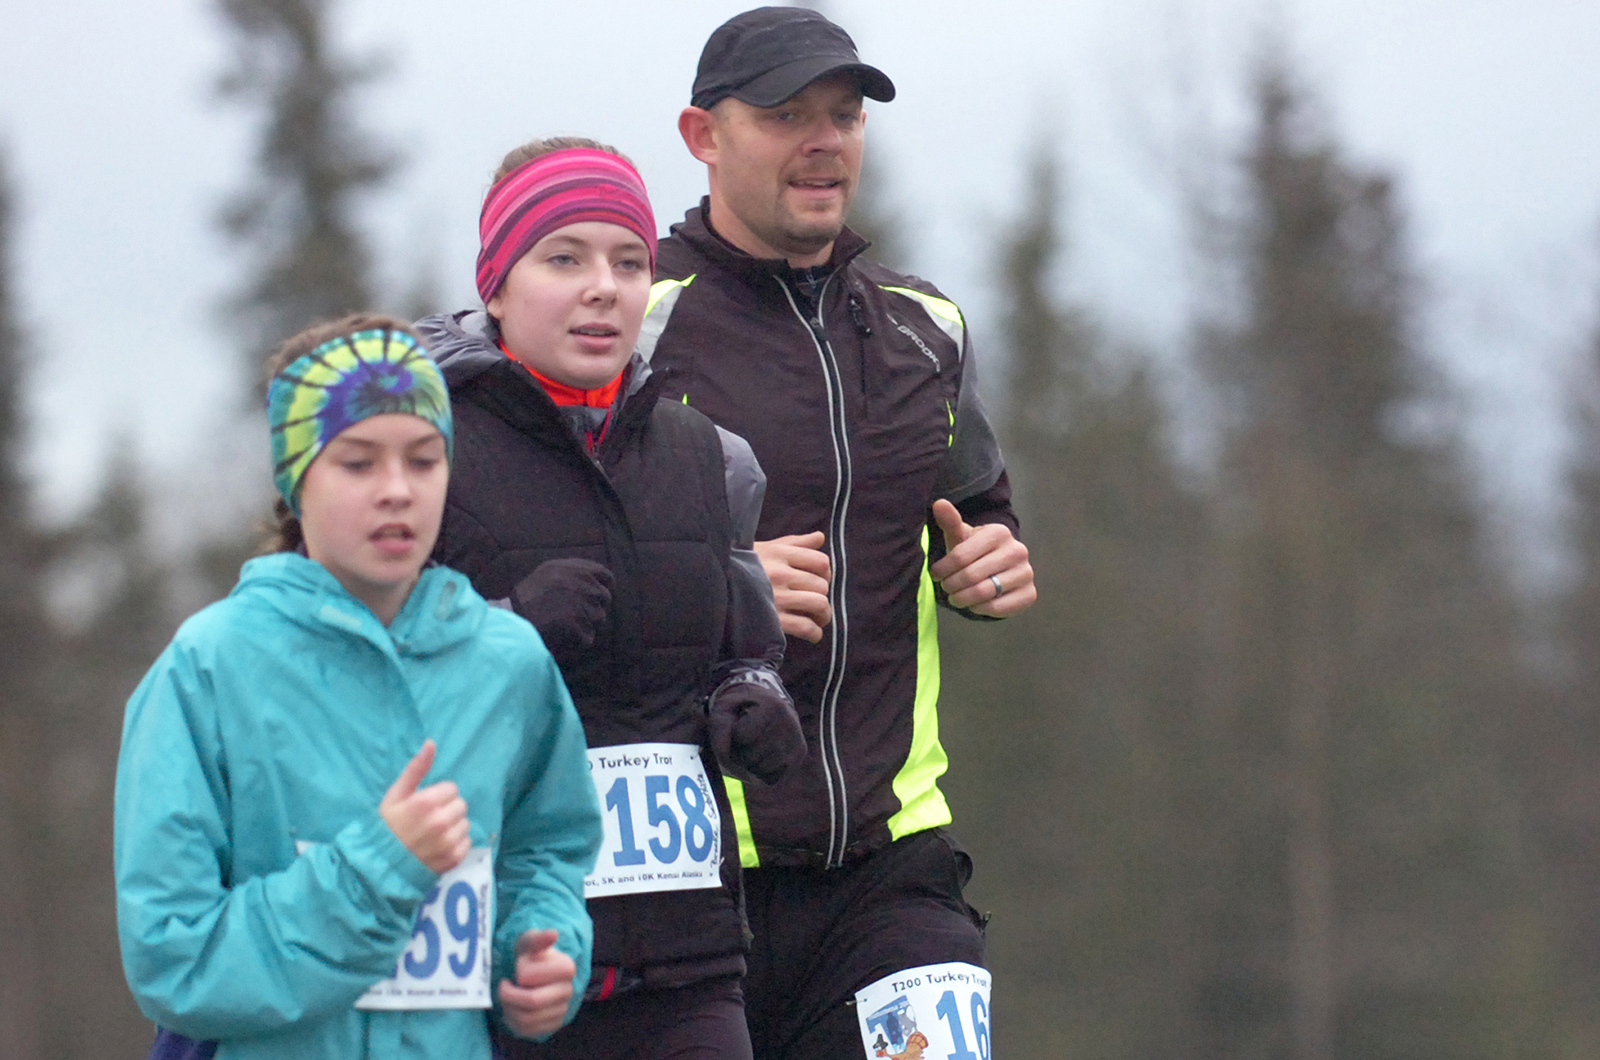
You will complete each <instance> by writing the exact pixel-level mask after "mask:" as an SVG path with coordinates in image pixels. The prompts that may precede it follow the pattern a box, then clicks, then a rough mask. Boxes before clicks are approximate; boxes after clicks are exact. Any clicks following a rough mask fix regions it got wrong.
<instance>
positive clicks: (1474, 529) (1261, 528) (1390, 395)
mask: <svg viewBox="0 0 1600 1060" xmlns="http://www.w3.org/2000/svg"><path fill="white" fill-rule="evenodd" d="M1254 98H1255V106H1256V124H1255V129H1254V132H1253V136H1252V140H1251V143H1250V147H1249V150H1248V152H1247V155H1246V158H1245V162H1244V166H1243V173H1242V177H1243V180H1242V184H1243V190H1244V203H1243V209H1242V210H1241V212H1240V213H1239V215H1238V216H1237V218H1236V222H1235V227H1234V228H1233V236H1234V241H1233V245H1234V248H1235V251H1236V259H1235V265H1236V266H1237V269H1238V277H1239V281H1240V286H1239V293H1240V302H1239V305H1238V306H1237V307H1236V308H1234V309H1233V310H1231V311H1230V312H1229V313H1227V314H1226V316H1225V322H1223V323H1220V324H1218V325H1217V326H1215V327H1213V328H1212V329H1210V331H1209V333H1208V338H1207V354H1208V359H1207V363H1208V366H1209V368H1210V370H1211V372H1212V376H1213V379H1214V380H1215V382H1216V383H1217V384H1218V386H1219V388H1220V391H1221V393H1222V395H1223V397H1224V400H1223V407H1224V408H1225V409H1226V410H1227V413H1228V416H1229V421H1228V424H1227V443H1226V456H1225V461H1224V467H1223V485H1224V490H1225V497H1226V498H1227V507H1226V510H1225V526H1226V528H1227V534H1226V536H1225V537H1224V538H1223V539H1222V540H1221V542H1220V545H1221V548H1222V556H1223V564H1224V569H1225V578H1224V583H1223V586H1222V590H1223V591H1221V592H1220V593H1219V594H1218V601H1219V603H1220V604H1222V605H1223V607H1224V609H1225V610H1224V616H1225V617H1224V619H1223V623H1222V626H1221V634H1222V638H1221V641H1220V644H1221V646H1222V648H1223V650H1222V651H1221V652H1220V653H1219V654H1220V655H1221V656H1222V657H1223V658H1224V659H1225V660H1226V670H1225V672H1224V673H1223V674H1222V676H1221V679H1220V680H1219V681H1218V682H1216V683H1215V684H1214V685H1213V686H1212V696H1213V702H1214V708H1213V709H1214V710H1215V711H1216V712H1217V713H1218V714H1219V715H1220V716H1225V717H1228V718H1229V719H1230V720H1231V724H1232V725H1233V727H1234V737H1233V739H1234V741H1235V742H1236V746H1237V747H1238V748H1239V750H1240V753H1241V758H1240V760H1239V765H1240V767H1241V770H1240V778H1241V779H1240V780H1239V782H1238V783H1236V784H1235V785H1233V787H1232V789H1231V792H1230V794H1229V797H1228V798H1227V799H1226V800H1224V802H1223V803H1222V804H1221V805H1220V806H1219V809H1220V810H1222V811H1225V812H1226V814H1227V817H1226V818H1225V826H1226V827H1227V828H1229V829H1231V830H1232V831H1233V832H1234V834H1235V835H1237V836H1238V837H1239V840H1240V841H1239V849H1238V852H1237V856H1236V859H1235V862H1234V866H1233V870H1232V871H1233V875H1232V880H1231V886H1230V887H1229V891H1228V893H1229V894H1230V902H1229V903H1228V904H1227V905H1226V906H1225V907H1223V908H1221V909H1219V910H1218V913H1217V917H1216V919H1215V921H1214V924H1213V934H1212V945H1213V946H1214V947H1215V949H1214V955H1213V961H1214V968H1215V971H1214V973H1213V975H1212V986H1211V989H1212V990H1213V991H1214V992H1216V994H1217V995H1218V996H1219V997H1228V998H1230V999H1232V1000H1231V1001H1229V1003H1228V1004H1227V1005H1225V1006H1222V1007H1218V1008H1216V1009H1215V1012H1214V1018H1213V1019H1212V1020H1211V1023H1210V1026H1209V1027H1208V1030H1207V1033H1208V1035H1209V1036H1210V1038H1211V1040H1212V1041H1213V1042H1214V1043H1215V1047H1216V1049H1217V1051H1218V1052H1220V1053H1222V1054H1225V1055H1226V1054H1235V1053H1236V1054H1240V1055H1243V1054H1245V1053H1252V1054H1253V1052H1254V1051H1255V1050H1266V1051H1269V1052H1272V1053H1282V1054H1283V1055H1287V1056H1290V1057H1292V1058H1294V1060H1331V1058H1332V1057H1334V1056H1336V1055H1341V1054H1342V1055H1351V1056H1357V1055H1380V1054H1381V1055H1391V1054H1402V1053H1416V1052H1417V1051H1419V1050H1421V1051H1423V1052H1426V1053H1427V1054H1428V1055H1431V1056H1437V1057H1443V1056H1457V1055H1461V1056H1465V1055H1478V1054H1477V1053H1475V1052H1473V1051H1472V1050H1474V1049H1476V1048H1478V1045H1477V1043H1478V1042H1481V1041H1482V1040H1484V1037H1485V1036H1486V1035H1491V1034H1495V1033H1499V1032H1501V1031H1504V1030H1505V1028H1506V1024H1504V1023H1500V1022H1497V1021H1498V1020H1501V1019H1502V1014H1501V1013H1500V1011H1499V1010H1497V1009H1495V1008H1494V1006H1492V1005H1480V1006H1472V1005H1470V1004H1468V1003H1467V1002H1466V1000H1465V999H1467V998H1469V997H1474V996H1477V997H1480V998H1481V997H1482V996H1483V995H1484V994H1485V993H1486V992H1487V993H1490V994H1492V993H1493V992H1494V991H1495V990H1496V989H1499V988H1500V987H1497V986H1496V985H1495V977H1496V976H1497V975H1499V974H1500V973H1501V970H1502V966H1501V965H1500V964H1499V963H1498V962H1499V961H1500V958H1501V957H1502V956H1503V954H1502V951H1501V950H1500V949H1499V946H1500V945H1501V944H1502V943H1504V941H1505V938H1504V936H1503V935H1502V934H1500V932H1502V931H1504V930H1507V928H1508V925H1510V924H1511V923H1512V922H1514V920H1515V918H1516V916H1517V915H1518V914H1519V913H1521V912H1523V911H1524V910H1519V909H1517V908H1516V907H1515V900H1514V899H1513V898H1511V897H1510V896H1511V895H1513V894H1514V893H1515V886H1514V885H1515V883H1516V878H1517V874H1518V869H1517V866H1516V864H1515V859H1514V856H1513V852H1514V843H1513V842H1512V840H1513V839H1514V836H1508V833H1507V831H1506V829H1505V828H1504V827H1503V822H1504V821H1505V820H1506V819H1507V818H1508V816H1509V815H1512V814H1513V813H1514V800H1513V798H1512V795H1511V792H1510V789H1509V786H1508V784H1507V782H1506V778H1505V775H1504V773H1503V770H1502V768H1501V762H1500V760H1499V745H1498V743H1497V735H1496V734H1497V732H1498V730H1499V717H1500V716H1501V712H1503V711H1504V710H1505V709H1506V708H1507V705H1508V704H1515V703H1516V702H1518V699H1519V697H1520V696H1522V695H1524V694H1525V691H1526V686H1525V685H1524V683H1523V678H1522V674H1521V671H1520V668H1519V666H1518V664H1517V660H1516V657H1515V648H1516V635H1515V627H1514V617H1515V614H1514V609H1513V607H1512V605H1511V602H1510V594H1509V591H1508V589H1507V586H1506V584H1505V579H1504V575H1503V573H1502V572H1501V571H1500V570H1499V569H1498V568H1497V567H1496V566H1495V565H1494V564H1493V563H1492V562H1491V561H1490V560H1489V557H1488V555H1487V552H1486V549H1485V548H1484V543H1483V540H1482V533H1481V529H1480V526H1479V519H1478V514H1477V509H1476V498H1475V497H1474V495H1473V491H1472V488H1471V486H1470V483H1469V482H1468V481H1467V479H1466V476H1465V474H1464V472H1463V469H1462V464H1461V461H1460V457H1459V451H1458V450H1459V446H1458V441H1457V438H1456V436H1455V431H1454V428H1453V426H1451V425H1450V424H1449V423H1448V421H1447V420H1445V419H1444V418H1443V417H1441V416H1439V415H1437V413H1438V410H1439V409H1440V408H1441V407H1442V406H1443V402H1442V396H1443V395H1442V392H1441V390H1440V387H1439V384H1438V381H1437V379H1436V378H1435V377H1434V375H1433V373H1432V372H1431V371H1430V369H1429V365H1428V362H1427V361H1426V359H1425V358H1424V357H1423V355H1422V352H1421V348H1420V343H1419V341H1418V325H1417V290H1418V286H1417V283H1416V281H1415V279H1414V276H1413V273H1412V270H1411V266H1410V264H1409V262H1408V260H1407V253H1406V247H1405V243H1404V224H1403V223H1402V218H1401V213H1400V209H1399V206H1398V204H1397V202H1396V196H1395V193H1394V188H1393V185H1392V182H1391V181H1390V180H1389V179H1388V178H1387V177H1386V176H1384V175H1382V174H1375V173H1369V172H1363V171H1362V170H1360V169H1358V168H1356V167H1354V166H1352V165H1351V164H1349V163H1348V162H1347V161H1345V159H1344V158H1343V157H1342V154H1341V152H1340V151H1339V150H1338V148H1337V147H1336V146H1335V145H1334V144H1333V142H1332V141H1331V138H1330V137H1329V136H1328V134H1327V133H1326V131H1325V130H1324V129H1323V127H1322V126H1321V123H1320V122H1318V121H1317V120H1316V119H1315V118H1314V117H1313V116H1312V107H1311V104H1310V101H1309V100H1308V98H1307V97H1306V95H1305V93H1304V92H1303V91H1301V90H1300V89H1298V88H1297V86H1295V84H1294V83H1293V81H1292V78H1291V77H1290V75H1289V74H1288V72H1287V71H1286V68H1285V67H1284V66H1283V65H1281V64H1274V63H1269V64H1268V65H1267V66H1265V67H1264V68H1263V71H1262V73H1261V74H1260V76H1259V79H1258V81H1257V83H1256V86H1255V97H1254ZM1467 919H1470V920H1472V921H1473V922H1474V923H1477V924H1479V925H1481V926H1484V927H1487V928H1488V930H1478V931H1462V930H1460V929H1459V926H1458V925H1459V924H1460V923H1461V922H1463V921H1464V920H1467ZM1419 952H1435V953H1438V954H1441V955H1446V954H1447V955H1448V956H1447V957H1445V958H1444V959H1442V960H1438V961H1435V962H1429V963H1428V964H1426V965H1425V966H1419V964H1418V962H1417V959H1416V954H1418V953H1419ZM1501 985H1502V986H1503V984H1501ZM1452 1006H1460V1007H1459V1008H1455V1007H1452ZM1441 1011H1445V1012H1449V1013H1450V1015H1449V1017H1448V1018H1447V1019H1445V1020H1443V1021H1441V1020H1439V1019H1438V1018H1437V1017H1436V1016H1434V1015H1433V1013H1438V1012H1441Z"/></svg>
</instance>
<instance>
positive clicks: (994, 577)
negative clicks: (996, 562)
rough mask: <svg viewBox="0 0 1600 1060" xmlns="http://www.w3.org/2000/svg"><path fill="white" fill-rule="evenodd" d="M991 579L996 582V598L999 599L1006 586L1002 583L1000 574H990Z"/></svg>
mask: <svg viewBox="0 0 1600 1060" xmlns="http://www.w3.org/2000/svg"><path fill="white" fill-rule="evenodd" d="M989 580H990V581H992V582H994V595H995V598H996V599H999V598H1000V597H1001V596H1002V595H1003V594H1004V593H1005V591H1006V587H1005V586H1004V585H1001V584H1000V575H998V574H991V575H989Z"/></svg>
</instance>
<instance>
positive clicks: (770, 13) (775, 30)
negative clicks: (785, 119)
mask: <svg viewBox="0 0 1600 1060" xmlns="http://www.w3.org/2000/svg"><path fill="white" fill-rule="evenodd" d="M841 70H842V71H846V72H849V73H851V74H854V75H855V77H856V80H857V81H859V82H860V84H861V94H862V95H864V96H866V97H867V98H869V99H875V100H877V101H878V102H879V103H887V102H889V101H890V100H891V99H893V98H894V82H893V81H890V80H889V78H888V77H887V76H886V75H885V74H884V72H883V71H882V70H879V69H878V68H877V67H875V66H868V65H867V64H866V63H864V62H862V61H861V59H860V57H859V56H857V55H856V42H855V41H853V40H851V39H850V34H848V33H846V32H845V31H844V30H842V29H840V28H839V27H838V26H835V25H834V24H833V23H832V22H829V21H828V20H827V19H825V18H823V17H822V15H820V14H819V13H817V12H815V11H812V10H811V9H810V8H805V7H758V8H756V9H755V10H753V11H746V12H745V13H744V14H742V15H735V16H733V17H732V18H730V19H729V20H728V21H726V22H724V23H723V24H722V25H720V26H718V27H717V28H716V30H715V32H713V33H712V34H711V39H710V40H708V41H706V47H705V50H704V51H702V52H701V53H700V68H699V69H698V70H697V71H696V72H695V78H694V94H693V96H692V97H691V98H690V100H689V102H690V104H691V105H692V106H696V107H701V108H705V107H710V106H713V105H715V104H716V103H717V102H718V101H720V100H723V99H726V98H727V97H729V96H732V97H733V98H734V99H737V100H741V101H743V102H745V103H748V104H750V105H751V106H752V107H776V106H777V105H778V104H779V103H782V102H783V101H784V100H786V99H788V98H790V97H791V96H793V95H795V94H796V93H798V92H799V91H800V90H801V89H803V88H805V87H806V86H807V85H809V84H810V83H811V82H813V81H815V80H816V79H817V78H819V77H826V76H827V75H829V74H832V73H837V72H839V71H841Z"/></svg>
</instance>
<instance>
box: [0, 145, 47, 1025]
mask: <svg viewBox="0 0 1600 1060" xmlns="http://www.w3.org/2000/svg"><path fill="white" fill-rule="evenodd" d="M6 161H7V160H6V158H5V157H4V156H0V642H3V643H4V644H5V646H6V647H5V650H4V651H0V689H3V690H4V691H3V692H0V851H4V854H3V855H0V916H3V917H4V920H5V924H6V926H5V928H4V929H3V930H0V968H3V969H5V971H4V974H0V1055H3V1056H17V1057H31V1056H36V1055H41V1054H40V1053H39V1051H38V1050H39V1043H40V1037H39V1031H40V1019H41V1013H42V1004H43V991H42V990H41V986H40V981H39V977H38V975H37V970H38V969H39V968H40V966H41V962H42V960H43V958H44V950H43V942H44V939H43V937H42V935H41V933H40V931H39V927H40V925H39V916H38V905H39V902H40V900H41V898H42V896H43V894H44V893H45V892H46V891H47V889H48V880H47V878H46V875H47V871H48V865H47V862H48V859H46V858H43V857H42V855H43V853H44V851H43V844H44V843H45V842H46V841H47V840H48V834H47V831H46V828H45V824H44V820H43V810H44V798H43V791H44V784H45V780H46V778H47V777H48V775H49V758H50V755H49V752H50V740H49V733H50V719H49V718H48V717H47V715H46V712H45V711H44V710H43V709H42V693H43V687H42V684H43V682H42V677H43V675H44V673H45V672H46V669H47V667H48V663H49V659H50V656H51V654H52V653H53V650H54V644H53V643H52V641H51V639H50V634H49V626H48V623H46V622H45V621H44V608H43V605H42V598H41V584H40V581H39V570H40V565H41V560H42V559H43V555H44V541H43V539H42V537H41V535H40V534H39V532H38V531H37V529H36V528H35V526H34V524H33V522H32V519H31V511H32V498H31V497H30V495H29V490H28V486H27V481H26V479H25V478H24V476H23V473H22V450H23V443H24V441H25V434H26V432H25V430H24V424H23V410H22V384H23V379H24V378H25V372H24V365H25V359H24V358H25V354H24V337H23V330H22V325H21V322H20V320H19V309H18V306H17V302H16V293H15V283H14V278H13V272H12V238H13V236H12V233H13V224H14V216H15V207H14V202H13V192H12V185H11V175H10V169H9V166H8V165H7V164H6Z"/></svg>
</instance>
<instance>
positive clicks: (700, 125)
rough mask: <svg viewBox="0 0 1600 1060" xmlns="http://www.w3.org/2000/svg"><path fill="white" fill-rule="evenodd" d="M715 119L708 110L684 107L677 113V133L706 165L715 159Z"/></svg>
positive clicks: (692, 153) (691, 151)
mask: <svg viewBox="0 0 1600 1060" xmlns="http://www.w3.org/2000/svg"><path fill="white" fill-rule="evenodd" d="M716 124H717V119H716V116H715V115H714V114H712V113H711V112H710V111H709V110H702V109H701V108H699V107H684V108H683V113H681V114H679V115H678V135H679V136H681V137H683V145H684V146H685V147H687V148H688V149H689V153H690V154H691V155H694V157H695V158H696V159H698V160H699V161H701V162H704V163H706V164H708V165H710V164H712V163H714V162H716V159H717V137H716Z"/></svg>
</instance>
